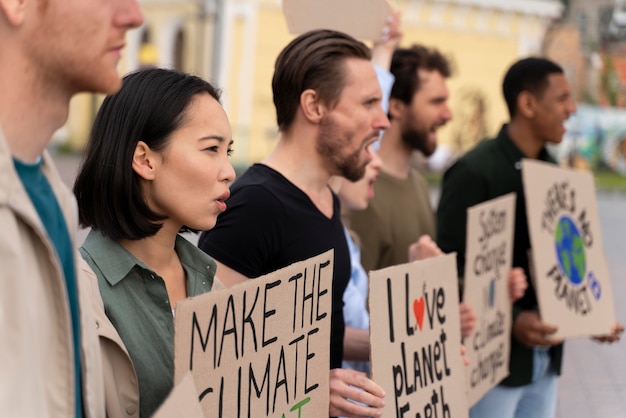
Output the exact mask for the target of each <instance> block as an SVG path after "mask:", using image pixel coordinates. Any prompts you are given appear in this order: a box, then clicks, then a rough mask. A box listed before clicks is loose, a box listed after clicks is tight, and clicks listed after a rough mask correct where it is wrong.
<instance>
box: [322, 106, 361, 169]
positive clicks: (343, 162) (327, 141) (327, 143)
mask: <svg viewBox="0 0 626 418" xmlns="http://www.w3.org/2000/svg"><path fill="white" fill-rule="evenodd" d="M350 139H351V135H343V133H342V130H341V128H340V127H339V125H338V124H337V123H336V122H335V121H334V120H333V118H332V117H330V116H326V117H324V118H323V119H322V121H321V122H320V132H319V135H318V137H317V144H316V148H317V152H319V153H320V155H321V156H322V157H323V158H324V159H325V160H328V161H331V163H332V164H333V165H334V167H335V168H336V170H337V172H338V174H339V175H340V176H342V177H345V178H346V179H348V180H349V181H358V180H360V179H361V178H363V176H364V175H365V168H366V166H367V162H364V163H362V164H359V163H360V158H359V156H360V155H361V151H362V150H361V149H357V150H356V151H355V152H353V153H352V154H350V155H348V156H346V157H342V156H341V154H340V153H341V150H342V149H343V148H346V147H348V146H350V142H351V141H350ZM333 174H336V173H333Z"/></svg>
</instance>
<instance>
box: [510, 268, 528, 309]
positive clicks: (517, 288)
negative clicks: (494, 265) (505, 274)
mask: <svg viewBox="0 0 626 418" xmlns="http://www.w3.org/2000/svg"><path fill="white" fill-rule="evenodd" d="M527 287H528V280H527V279H526V274H525V273H524V269H523V268H520V267H515V268H512V269H511V271H509V295H510V296H511V302H515V301H516V300H518V299H520V298H521V297H522V296H524V293H526V288H527Z"/></svg>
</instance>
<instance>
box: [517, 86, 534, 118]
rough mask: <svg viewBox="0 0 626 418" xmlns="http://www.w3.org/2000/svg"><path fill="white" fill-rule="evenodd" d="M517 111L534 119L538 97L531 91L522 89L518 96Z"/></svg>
mask: <svg viewBox="0 0 626 418" xmlns="http://www.w3.org/2000/svg"><path fill="white" fill-rule="evenodd" d="M517 112H518V113H519V114H521V115H522V116H524V117H525V118H528V119H532V118H534V117H535V115H536V114H537V99H536V98H535V96H534V95H533V94H532V93H531V92H529V91H522V92H521V93H520V94H519V95H518V96H517Z"/></svg>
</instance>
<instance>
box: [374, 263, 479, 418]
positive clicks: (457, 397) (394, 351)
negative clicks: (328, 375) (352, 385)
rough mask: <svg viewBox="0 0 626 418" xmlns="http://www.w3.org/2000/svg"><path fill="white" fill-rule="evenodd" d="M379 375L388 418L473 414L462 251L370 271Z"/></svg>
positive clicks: (376, 373)
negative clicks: (459, 268)
mask: <svg viewBox="0 0 626 418" xmlns="http://www.w3.org/2000/svg"><path fill="white" fill-rule="evenodd" d="M369 277H370V293H369V294H370V301H369V303H370V344H371V358H372V378H373V379H374V381H375V382H376V383H378V384H379V385H380V386H382V388H383V389H384V390H385V393H386V394H387V396H386V399H385V406H384V408H383V414H382V418H394V417H422V418H424V417H431V418H434V417H453V418H466V417H467V416H468V406H467V396H466V391H465V366H464V365H463V362H462V358H461V353H460V347H461V324H460V318H459V297H458V294H459V292H458V283H457V280H458V279H457V273H456V253H451V254H447V255H442V256H439V257H433V258H429V259H426V260H422V261H416V262H414V263H408V264H400V265H397V266H393V267H388V268H385V269H382V270H376V271H370V276H369Z"/></svg>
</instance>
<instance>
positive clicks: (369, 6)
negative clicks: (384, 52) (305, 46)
mask: <svg viewBox="0 0 626 418" xmlns="http://www.w3.org/2000/svg"><path fill="white" fill-rule="evenodd" d="M283 11H284V12H285V17H286V19H287V27H288V28H289V32H290V33H293V34H300V33H304V32H308V31H310V30H313V29H334V30H337V31H340V32H344V33H347V34H349V35H352V36H354V37H355V38H359V39H368V40H375V39H379V38H380V37H381V35H382V30H383V28H384V26H385V22H386V20H387V17H388V16H390V15H391V13H392V9H391V6H390V5H389V3H388V2H387V1H386V0H283Z"/></svg>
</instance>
